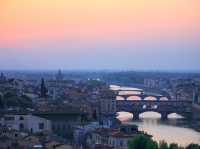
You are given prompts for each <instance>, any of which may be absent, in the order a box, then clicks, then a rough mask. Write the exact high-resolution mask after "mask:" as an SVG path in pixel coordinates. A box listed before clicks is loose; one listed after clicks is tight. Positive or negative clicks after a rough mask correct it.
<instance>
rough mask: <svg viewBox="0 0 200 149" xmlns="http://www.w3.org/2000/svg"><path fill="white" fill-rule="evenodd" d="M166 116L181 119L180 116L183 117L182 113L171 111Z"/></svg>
mask: <svg viewBox="0 0 200 149" xmlns="http://www.w3.org/2000/svg"><path fill="white" fill-rule="evenodd" d="M168 118H170V119H182V118H184V116H183V115H182V114H179V113H176V112H172V113H169V114H168Z"/></svg>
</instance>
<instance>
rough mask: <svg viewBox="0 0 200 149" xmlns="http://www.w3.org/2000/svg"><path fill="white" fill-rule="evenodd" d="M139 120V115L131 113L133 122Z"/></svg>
mask: <svg viewBox="0 0 200 149" xmlns="http://www.w3.org/2000/svg"><path fill="white" fill-rule="evenodd" d="M139 119H140V113H135V112H134V113H133V120H139Z"/></svg>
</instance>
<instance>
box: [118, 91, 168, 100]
mask: <svg viewBox="0 0 200 149" xmlns="http://www.w3.org/2000/svg"><path fill="white" fill-rule="evenodd" d="M118 97H121V98H123V99H124V100H129V99H128V98H129V97H139V98H140V100H145V99H147V98H148V97H153V98H155V99H156V100H161V99H162V98H163V97H166V96H163V95H156V94H144V93H142V94H128V95H118ZM166 98H167V99H170V97H166Z"/></svg>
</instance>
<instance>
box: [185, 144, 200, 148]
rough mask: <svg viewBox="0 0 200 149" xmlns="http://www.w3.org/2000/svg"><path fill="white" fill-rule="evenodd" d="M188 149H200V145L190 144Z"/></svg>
mask: <svg viewBox="0 0 200 149" xmlns="http://www.w3.org/2000/svg"><path fill="white" fill-rule="evenodd" d="M186 149H200V145H198V144H190V145H188V146H187V147H186Z"/></svg>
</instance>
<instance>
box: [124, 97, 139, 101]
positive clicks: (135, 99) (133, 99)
mask: <svg viewBox="0 0 200 149" xmlns="http://www.w3.org/2000/svg"><path fill="white" fill-rule="evenodd" d="M126 100H131V101H140V100H142V98H141V97H140V96H129V97H128V98H127V99H126Z"/></svg>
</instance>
